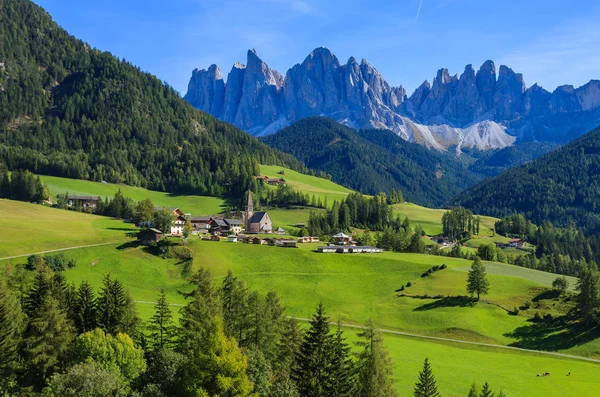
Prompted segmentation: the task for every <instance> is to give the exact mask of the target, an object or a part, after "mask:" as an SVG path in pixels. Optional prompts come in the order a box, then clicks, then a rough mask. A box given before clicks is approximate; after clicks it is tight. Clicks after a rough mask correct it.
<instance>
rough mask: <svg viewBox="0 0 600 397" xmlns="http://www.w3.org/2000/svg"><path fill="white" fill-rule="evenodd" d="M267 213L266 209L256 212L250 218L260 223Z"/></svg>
mask: <svg viewBox="0 0 600 397" xmlns="http://www.w3.org/2000/svg"><path fill="white" fill-rule="evenodd" d="M266 215H267V213H266V212H265V211H259V212H255V213H254V214H253V215H252V218H250V223H258V222H260V221H262V219H263V218H264V217H265V216H266Z"/></svg>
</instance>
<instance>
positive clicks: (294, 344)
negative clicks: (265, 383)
mask: <svg viewBox="0 0 600 397" xmlns="http://www.w3.org/2000/svg"><path fill="white" fill-rule="evenodd" d="M301 344H302V329H301V328H300V325H299V324H298V320H296V319H295V318H287V319H284V320H283V324H282V329H281V334H280V338H279V339H278V341H277V354H276V359H275V360H272V365H273V371H274V372H275V374H276V375H281V376H284V377H288V376H289V374H290V370H291V368H293V367H294V366H295V365H296V357H297V356H298V353H299V351H300V345H301Z"/></svg>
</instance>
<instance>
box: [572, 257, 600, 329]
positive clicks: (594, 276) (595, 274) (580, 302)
mask: <svg viewBox="0 0 600 397" xmlns="http://www.w3.org/2000/svg"><path fill="white" fill-rule="evenodd" d="M577 291H578V292H579V294H578V295H577V310H578V312H579V317H581V319H582V320H583V321H584V322H585V323H586V324H588V325H590V324H593V323H594V322H599V321H600V272H599V271H598V269H597V268H596V267H595V266H594V265H593V264H591V265H588V266H586V267H585V268H584V269H583V271H582V272H581V274H580V276H579V280H578V281H577Z"/></svg>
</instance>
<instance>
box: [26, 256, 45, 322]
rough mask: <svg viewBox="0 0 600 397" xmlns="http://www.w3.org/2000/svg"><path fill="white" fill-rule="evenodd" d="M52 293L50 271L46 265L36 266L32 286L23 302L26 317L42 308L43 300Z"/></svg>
mask: <svg viewBox="0 0 600 397" xmlns="http://www.w3.org/2000/svg"><path fill="white" fill-rule="evenodd" d="M51 291H52V271H51V270H50V269H49V268H48V266H47V265H45V264H44V265H42V266H38V268H37V269H36V270H35V275H34V277H33V284H32V285H31V288H30V289H29V293H28V294H27V298H26V300H25V309H26V313H27V315H28V316H30V317H32V316H34V315H35V314H36V313H37V312H38V310H39V308H40V307H41V306H42V304H43V302H44V299H46V297H47V296H49V295H50V294H51Z"/></svg>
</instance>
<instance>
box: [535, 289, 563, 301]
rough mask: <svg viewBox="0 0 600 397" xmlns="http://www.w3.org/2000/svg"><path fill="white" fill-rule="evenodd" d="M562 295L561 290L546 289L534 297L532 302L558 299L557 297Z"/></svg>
mask: <svg viewBox="0 0 600 397" xmlns="http://www.w3.org/2000/svg"><path fill="white" fill-rule="evenodd" d="M560 295H561V292H560V291H559V290H556V289H548V290H545V291H544V292H542V293H540V294H539V295H538V296H536V297H535V298H533V299H532V302H539V301H541V300H544V299H556V298H559V297H560Z"/></svg>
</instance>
